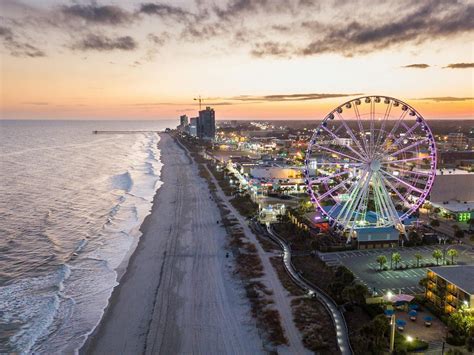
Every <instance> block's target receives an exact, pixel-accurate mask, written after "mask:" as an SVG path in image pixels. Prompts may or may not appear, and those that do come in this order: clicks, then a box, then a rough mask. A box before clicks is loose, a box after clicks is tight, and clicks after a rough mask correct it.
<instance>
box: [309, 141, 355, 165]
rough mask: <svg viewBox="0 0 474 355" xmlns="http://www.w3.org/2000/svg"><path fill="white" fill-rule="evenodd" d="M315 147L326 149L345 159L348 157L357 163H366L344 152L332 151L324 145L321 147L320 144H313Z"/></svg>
mask: <svg viewBox="0 0 474 355" xmlns="http://www.w3.org/2000/svg"><path fill="white" fill-rule="evenodd" d="M313 145H314V146H316V147H318V148H319V149H324V150H327V151H328V152H331V153H334V154H337V155H341V156H343V157H346V158H348V159H352V160H355V161H358V162H360V163H364V161H363V160H361V159H359V158H356V157H354V156H352V155H349V154H345V153H342V152H339V151H337V150H335V149H331V148H328V147H325V146H323V145H319V144H313Z"/></svg>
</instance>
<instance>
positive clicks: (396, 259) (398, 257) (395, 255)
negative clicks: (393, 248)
mask: <svg viewBox="0 0 474 355" xmlns="http://www.w3.org/2000/svg"><path fill="white" fill-rule="evenodd" d="M392 260H393V262H394V263H395V269H396V268H397V266H398V263H399V262H400V261H402V256H401V255H400V253H393V254H392Z"/></svg>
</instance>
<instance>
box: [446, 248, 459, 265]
mask: <svg viewBox="0 0 474 355" xmlns="http://www.w3.org/2000/svg"><path fill="white" fill-rule="evenodd" d="M448 256H450V257H451V264H454V258H456V257H457V256H458V251H457V250H456V249H449V250H448Z"/></svg>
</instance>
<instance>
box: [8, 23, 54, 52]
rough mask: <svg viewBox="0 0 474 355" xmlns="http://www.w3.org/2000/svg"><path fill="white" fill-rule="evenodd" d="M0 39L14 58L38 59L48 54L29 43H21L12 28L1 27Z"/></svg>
mask: <svg viewBox="0 0 474 355" xmlns="http://www.w3.org/2000/svg"><path fill="white" fill-rule="evenodd" d="M0 38H1V39H2V41H3V44H4V45H5V48H7V49H8V50H9V51H10V54H11V55H12V56H14V57H30V58H38V57H45V56H46V53H45V52H43V51H42V50H41V49H39V48H37V47H35V46H33V45H31V44H29V43H26V42H22V41H19V40H18V39H17V36H16V35H15V34H14V33H13V31H12V29H11V28H8V27H3V26H0Z"/></svg>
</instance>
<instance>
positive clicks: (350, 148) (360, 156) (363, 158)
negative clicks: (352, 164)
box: [322, 126, 366, 161]
mask: <svg viewBox="0 0 474 355" xmlns="http://www.w3.org/2000/svg"><path fill="white" fill-rule="evenodd" d="M322 128H323V129H324V130H325V131H326V132H328V133H329V134H330V135H331V136H332V137H333V138H334V139H336V140H337V139H341V137H339V136H337V135H336V134H334V133H333V132H331V131H330V130H329V129H327V127H324V126H322ZM345 147H347V148H348V149H349V150H350V151H352V152H353V153H354V154H356V155H357V156H358V157H359V158H360V159H362V160H363V161H365V160H366V158H365V157H364V156H362V154H360V153H359V152H358V151H357V150H355V149H354V148H352V147H351V146H350V145H346V146H345Z"/></svg>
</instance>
